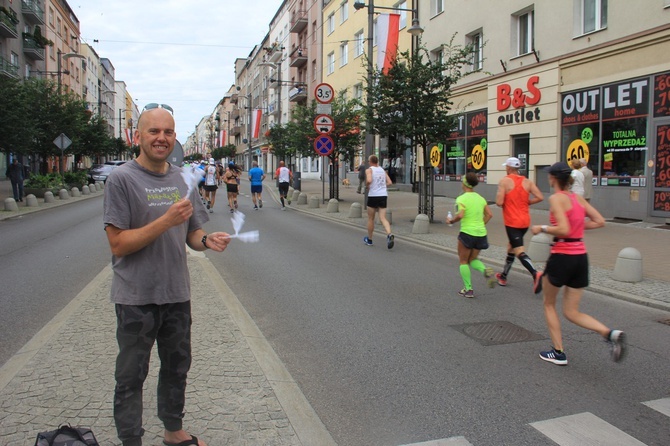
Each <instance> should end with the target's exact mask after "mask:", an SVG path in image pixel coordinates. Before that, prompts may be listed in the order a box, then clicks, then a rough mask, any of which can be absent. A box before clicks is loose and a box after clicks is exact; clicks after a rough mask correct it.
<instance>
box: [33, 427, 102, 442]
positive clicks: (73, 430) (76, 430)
mask: <svg viewBox="0 0 670 446" xmlns="http://www.w3.org/2000/svg"><path fill="white" fill-rule="evenodd" d="M35 446H100V444H99V443H98V440H96V439H95V435H93V431H92V430H91V429H89V428H88V427H76V426H75V427H72V426H70V425H69V424H63V425H61V426H60V427H59V428H58V429H56V430H54V431H49V432H40V433H39V434H37V440H35Z"/></svg>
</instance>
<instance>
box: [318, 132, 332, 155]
mask: <svg viewBox="0 0 670 446" xmlns="http://www.w3.org/2000/svg"><path fill="white" fill-rule="evenodd" d="M333 149H335V141H333V138H331V137H330V136H328V135H321V136H319V137H318V138H316V139H315V140H314V150H315V151H316V153H317V154H319V155H321V156H328V155H330V154H331V153H333Z"/></svg>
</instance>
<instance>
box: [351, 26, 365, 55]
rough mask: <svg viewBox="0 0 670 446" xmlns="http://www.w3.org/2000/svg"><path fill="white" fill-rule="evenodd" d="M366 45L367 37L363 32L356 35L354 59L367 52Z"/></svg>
mask: <svg viewBox="0 0 670 446" xmlns="http://www.w3.org/2000/svg"><path fill="white" fill-rule="evenodd" d="M364 43H365V37H364V34H363V31H358V32H357V33H356V34H354V57H359V56H362V55H363V52H364V51H365V50H364V47H365V45H364Z"/></svg>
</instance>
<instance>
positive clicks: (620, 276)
mask: <svg viewBox="0 0 670 446" xmlns="http://www.w3.org/2000/svg"><path fill="white" fill-rule="evenodd" d="M612 278H613V279H614V280H618V281H619V282H631V283H635V282H641V281H642V254H640V251H638V250H637V249H635V248H624V249H622V250H621V251H619V255H618V256H617V258H616V263H615V264H614V273H613V274H612Z"/></svg>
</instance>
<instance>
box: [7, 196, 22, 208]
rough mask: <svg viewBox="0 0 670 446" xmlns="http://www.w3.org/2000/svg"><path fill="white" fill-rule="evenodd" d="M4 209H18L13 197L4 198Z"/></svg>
mask: <svg viewBox="0 0 670 446" xmlns="http://www.w3.org/2000/svg"><path fill="white" fill-rule="evenodd" d="M5 210H6V211H18V210H19V206H18V205H17V204H16V201H15V200H14V199H13V198H11V197H10V198H5Z"/></svg>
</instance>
